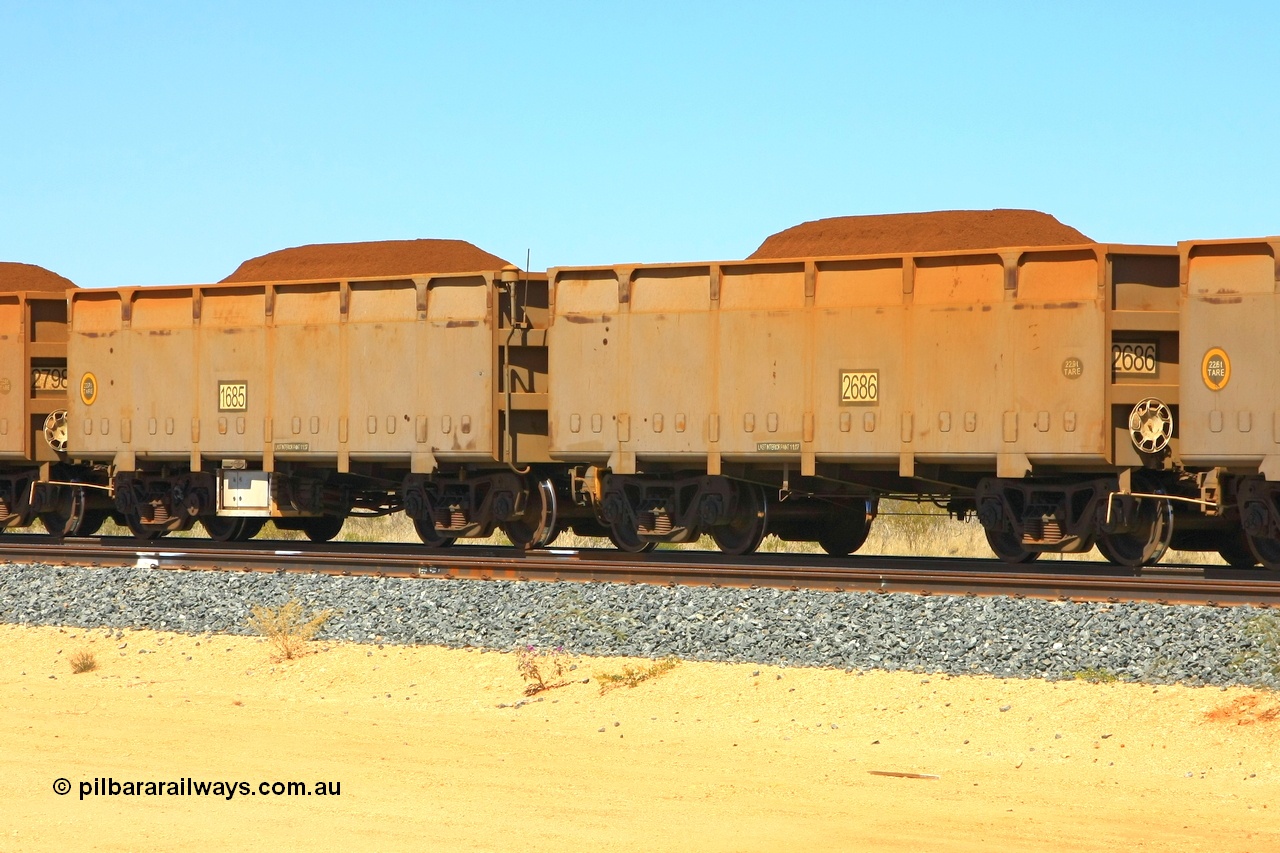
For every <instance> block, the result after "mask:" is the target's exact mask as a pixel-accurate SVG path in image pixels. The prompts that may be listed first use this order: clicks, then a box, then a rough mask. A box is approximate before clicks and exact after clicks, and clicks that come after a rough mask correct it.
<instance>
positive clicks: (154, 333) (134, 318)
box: [124, 287, 197, 462]
mask: <svg viewBox="0 0 1280 853" xmlns="http://www.w3.org/2000/svg"><path fill="white" fill-rule="evenodd" d="M196 294H197V291H196V290H195V288H190V287H182V288H158V289H152V288H145V289H143V288H138V289H135V290H131V291H129V293H128V295H127V296H126V297H125V299H126V303H125V306H124V308H125V314H126V317H127V318H128V321H127V328H126V330H125V337H126V339H127V344H126V349H127V350H128V351H129V353H130V374H131V376H130V388H131V400H130V404H131V405H130V411H129V413H128V417H129V421H130V439H131V442H130V446H131V449H132V451H133V453H134V454H135V457H136V458H137V459H138V460H139V461H141V460H144V459H146V460H150V461H152V462H159V461H169V460H180V461H182V462H188V461H190V458H191V443H192V430H193V427H194V425H195V417H196V408H195V399H194V398H195V389H196V376H197V370H196V359H195V340H196V333H195V322H196V317H195V313H196V312H195V303H196Z"/></svg>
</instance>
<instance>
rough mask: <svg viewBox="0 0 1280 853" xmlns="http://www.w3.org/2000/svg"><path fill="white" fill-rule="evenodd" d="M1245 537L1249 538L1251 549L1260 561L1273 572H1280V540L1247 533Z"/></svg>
mask: <svg viewBox="0 0 1280 853" xmlns="http://www.w3.org/2000/svg"><path fill="white" fill-rule="evenodd" d="M1245 538H1246V539H1248V540H1249V550H1250V551H1251V552H1253V556H1255V557H1257V558H1258V562H1259V563H1262V565H1264V566H1266V567H1267V568H1268V569H1270V570H1271V571H1273V572H1280V540H1277V539H1270V538H1267V537H1264V536H1250V535H1248V534H1247V533H1246V534H1245Z"/></svg>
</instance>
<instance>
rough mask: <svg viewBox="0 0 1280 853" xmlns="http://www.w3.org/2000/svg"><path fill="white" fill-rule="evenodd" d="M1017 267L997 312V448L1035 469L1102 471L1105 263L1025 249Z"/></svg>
mask: <svg viewBox="0 0 1280 853" xmlns="http://www.w3.org/2000/svg"><path fill="white" fill-rule="evenodd" d="M1006 260H1007V261H1010V260H1012V259H1011V258H1010V259H1006ZM1016 264H1017V266H1016V270H1015V273H1016V274H1015V275H1014V276H1012V277H1010V279H1009V280H1008V281H1009V283H1010V284H1012V288H1011V289H1010V291H1009V292H1008V293H1007V296H1008V297H1009V298H1008V299H1006V300H1005V303H1004V305H1003V306H1002V307H1003V313H1004V318H1005V323H1006V326H1005V328H1006V330H1007V333H1006V334H1005V335H1002V336H1001V337H1002V340H1003V341H1004V343H1005V354H1006V357H1007V358H1008V359H1009V364H1008V367H1009V372H1010V380H1011V387H1010V392H1011V393H1010V404H1011V405H1010V408H1009V409H1008V410H1007V412H1005V413H1002V423H1001V434H1000V437H999V438H1000V442H1001V443H1002V444H1005V445H1010V444H1011V445H1012V446H1013V447H1014V448H1017V452H1020V453H1023V454H1025V455H1026V456H1027V458H1028V460H1029V461H1030V462H1031V463H1032V465H1034V466H1036V467H1037V468H1040V469H1043V468H1066V469H1071V468H1077V469H1078V468H1084V469H1097V468H1099V467H1104V466H1106V465H1107V464H1108V456H1109V447H1110V444H1109V436H1108V429H1109V426H1110V424H1109V419H1108V412H1107V381H1108V371H1107V362H1106V347H1105V342H1106V320H1107V312H1106V287H1105V283H1106V279H1105V269H1106V266H1105V259H1104V257H1103V256H1102V254H1101V253H1100V252H1099V251H1098V250H1097V249H1092V248H1090V249H1077V250H1069V251H1055V252H1040V251H1025V252H1020V253H1018V257H1017V261H1016Z"/></svg>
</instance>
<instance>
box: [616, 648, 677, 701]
mask: <svg viewBox="0 0 1280 853" xmlns="http://www.w3.org/2000/svg"><path fill="white" fill-rule="evenodd" d="M679 664H680V661H679V659H678V658H674V657H669V658H663V659H662V660H660V661H655V662H653V663H651V664H650V665H649V666H631V665H627V666H624V667H623V668H622V672H606V673H604V674H603V675H597V676H596V680H597V681H599V682H600V695H601V696H603V695H604V694H606V693H608V692H609V691H610V690H616V689H618V688H619V687H627V688H631V687H635V686H637V685H639V684H643V683H644V682H646V681H648V680H650V679H652V678H657V677H658V676H660V675H664V674H666V673H668V672H670V671H671V670H673V669H675V668H676V667H677V666H679Z"/></svg>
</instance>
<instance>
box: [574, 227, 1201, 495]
mask: <svg viewBox="0 0 1280 853" xmlns="http://www.w3.org/2000/svg"><path fill="white" fill-rule="evenodd" d="M549 276H550V279H551V282H552V307H553V311H552V315H553V316H552V324H551V328H550V331H549V342H550V349H551V353H550V357H551V370H550V383H551V395H550V396H551V402H550V431H551V452H552V455H553V456H554V457H555V458H557V459H560V460H564V461H570V462H587V463H591V464H597V465H608V467H610V468H611V469H612V470H614V471H615V472H620V473H634V472H635V471H636V466H637V465H639V464H643V463H644V462H645V461H649V462H663V463H676V464H682V465H685V466H686V467H688V468H702V467H703V466H705V470H706V471H707V472H708V473H711V474H716V473H719V472H720V466H721V464H722V462H723V463H728V462H747V463H754V464H764V465H774V466H777V465H783V464H786V465H790V466H792V469H793V470H796V471H797V472H799V473H802V474H812V473H813V472H814V471H815V469H816V466H817V465H819V464H822V463H834V464H853V465H859V466H865V467H869V468H881V469H888V470H897V471H898V472H899V473H901V474H902V475H905V476H912V475H913V474H914V473H915V471H916V466H917V464H942V465H951V466H956V467H960V468H967V469H971V470H980V471H991V472H999V475H1000V476H1013V477H1021V476H1023V474H1025V473H1027V472H1029V471H1030V470H1031V468H1032V466H1050V467H1059V468H1064V469H1090V468H1098V467H1104V466H1107V465H1109V464H1111V463H1112V462H1115V461H1117V456H1125V457H1126V459H1127V455H1132V451H1131V448H1129V447H1128V440H1127V438H1124V439H1123V441H1120V442H1118V441H1117V440H1116V438H1117V435H1120V434H1122V433H1123V423H1124V420H1125V418H1127V413H1128V410H1129V407H1131V406H1132V405H1133V404H1134V403H1136V402H1137V401H1138V400H1139V399H1141V398H1143V397H1145V396H1151V395H1158V396H1160V397H1161V398H1162V399H1163V398H1169V399H1170V401H1171V402H1175V403H1176V386H1175V385H1174V383H1175V381H1176V376H1177V362H1178V346H1177V314H1176V311H1177V292H1178V291H1177V256H1176V252H1175V251H1174V250H1173V249H1171V248H1159V247H1140V246H1110V245H1086V246H1076V247H1061V248H1050V249H1046V248H1043V247H1036V248H1012V249H1001V250H998V251H983V252H977V251H974V252H961V253H932V254H916V255H891V256H879V257H861V258H819V259H797V260H783V261H778V260H768V261H746V262H743V261H733V262H722V263H699V264H673V265H641V266H612V267H574V268H560V269H553V270H551V271H549ZM1117 345H1119V346H1120V347H1121V348H1123V347H1124V346H1126V345H1133V346H1137V345H1141V346H1143V347H1147V346H1150V350H1149V351H1147V350H1145V349H1144V352H1149V354H1150V359H1149V363H1148V364H1147V367H1146V368H1145V369H1140V370H1137V371H1134V370H1129V369H1124V368H1122V367H1118V366H1117V364H1113V361H1114V358H1115V354H1116V352H1118V350H1117V349H1116V347H1117ZM1121 444H1123V445H1124V446H1123V447H1122V446H1120V445H1121ZM1135 458H1136V457H1135Z"/></svg>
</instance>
